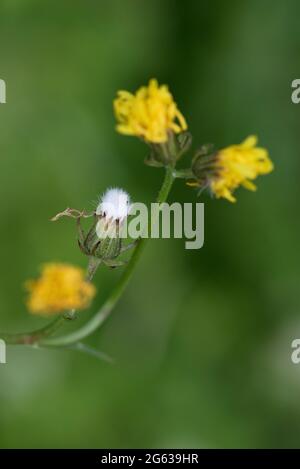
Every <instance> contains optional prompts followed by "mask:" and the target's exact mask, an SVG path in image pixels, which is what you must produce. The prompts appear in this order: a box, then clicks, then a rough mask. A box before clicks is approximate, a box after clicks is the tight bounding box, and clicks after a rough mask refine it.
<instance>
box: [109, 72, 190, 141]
mask: <svg viewBox="0 0 300 469" xmlns="http://www.w3.org/2000/svg"><path fill="white" fill-rule="evenodd" d="M114 111H115V115H116V118H117V121H118V125H117V131H118V132H120V133H121V134H125V135H135V136H137V137H142V138H144V139H145V140H146V141H148V142H152V143H163V142H166V141H167V140H168V131H173V132H174V133H180V132H182V131H184V130H186V129H187V124H186V121H185V118H184V117H183V115H182V114H181V112H180V111H179V109H178V108H177V105H176V103H175V102H174V100H173V96H172V95H171V93H170V91H169V89H168V87H167V86H166V85H161V86H159V84H158V82H157V80H154V79H152V80H150V81H149V85H148V86H142V87H141V88H140V89H138V91H137V92H136V93H135V94H132V93H129V92H128V91H119V92H118V95H117V98H116V99H115V100H114Z"/></svg>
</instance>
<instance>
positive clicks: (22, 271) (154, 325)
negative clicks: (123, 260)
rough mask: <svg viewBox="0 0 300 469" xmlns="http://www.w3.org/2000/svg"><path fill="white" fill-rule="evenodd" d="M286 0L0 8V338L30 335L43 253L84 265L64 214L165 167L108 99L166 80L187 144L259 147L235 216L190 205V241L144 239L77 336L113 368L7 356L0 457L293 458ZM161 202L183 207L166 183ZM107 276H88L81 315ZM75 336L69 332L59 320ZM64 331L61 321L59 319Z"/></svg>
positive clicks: (156, 0)
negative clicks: (270, 168)
mask: <svg viewBox="0 0 300 469" xmlns="http://www.w3.org/2000/svg"><path fill="white" fill-rule="evenodd" d="M299 14H300V5H299V2H298V1H296V0H287V1H286V2H279V1H275V2H274V1H271V0H251V1H244V2H240V1H237V0H230V1H227V2H224V1H221V0H214V1H202V0H201V1H196V0H195V1H191V0H190V1H187V2H179V1H173V0H152V1H151V2H142V1H138V0H110V1H105V0H98V1H96V0H94V1H92V0H88V1H84V0H81V1H79V0H72V1H64V2H63V1H53V0H51V1H50V0H44V1H43V2H41V1H40V0H26V1H25V0H2V2H1V6H0V50H1V55H0V65H1V66H0V78H2V79H4V80H5V81H6V84H7V104H6V105H1V106H0V117H1V133H0V144H1V156H0V175H1V176H0V177H1V184H0V195H1V204H0V209H1V226H2V229H1V238H0V239H1V246H0V253H1V264H0V269H1V293H0V311H1V314H0V330H1V331H5V332H12V331H18V332H19V331H22V330H28V329H30V328H33V327H40V326H42V325H44V324H45V320H43V319H39V318H33V317H30V316H29V315H27V312H26V309H25V306H24V291H23V288H22V285H23V282H24V280H25V279H27V278H31V277H33V276H35V275H36V274H37V270H38V266H39V265H40V264H41V263H43V262H45V261H51V260H58V261H66V262H72V263H75V264H79V265H81V266H85V262H86V260H85V258H84V257H83V256H82V255H81V253H80V252H79V251H78V249H77V247H76V236H75V229H74V224H73V223H72V222H71V221H70V220H65V221H61V222H59V223H56V224H54V223H53V224H51V223H50V222H49V218H50V217H51V216H52V215H53V214H55V213H56V212H57V211H59V210H61V209H64V208H65V207H67V206H72V207H78V208H86V209H90V208H91V207H93V201H94V200H96V199H97V197H98V196H99V195H100V194H101V192H102V191H103V190H104V189H105V188H106V187H107V186H112V185H120V186H121V187H124V188H125V189H127V190H128V191H129V192H130V194H131V195H132V197H133V199H134V200H135V201H146V202H150V201H151V200H153V197H154V196H155V195H156V192H157V190H158V188H159V185H160V183H161V180H162V177H163V172H162V171H161V170H158V169H152V168H148V167H146V166H145V165H143V159H144V157H145V155H146V148H145V147H144V146H143V145H142V143H140V142H139V141H138V140H137V139H134V138H129V137H124V136H121V135H118V134H117V133H116V132H115V129H114V127H115V122H114V116H113V112H112V100H113V98H114V96H115V93H116V90H118V89H120V88H123V89H129V90H135V89H137V88H138V87H139V86H140V85H141V84H144V83H147V82H148V79H149V78H151V77H157V78H158V80H159V81H160V82H162V83H168V84H169V86H170V88H171V90H172V92H173V94H174V96H175V97H176V100H177V102H178V104H179V107H180V109H181V110H182V112H183V113H184V115H185V116H186V118H187V120H188V123H189V127H190V130H191V131H192V133H193V135H194V141H195V142H198V144H202V143H206V142H214V143H215V144H216V145H217V146H225V145H228V144H231V143H238V142H240V141H241V140H242V139H244V137H246V136H247V135H249V134H251V133H256V134H258V135H259V137H260V143H261V144H262V145H263V146H265V147H267V148H268V149H269V151H270V155H271V157H272V159H273V161H274V163H275V166H276V171H275V172H274V173H272V175H270V176H267V177H262V178H260V179H259V180H258V191H257V193H256V194H253V193H251V192H248V191H245V190H240V191H239V192H238V194H237V195H238V202H237V204H235V205H232V204H229V203H228V202H226V201H217V200H211V199H210V198H209V197H207V196H206V197H205V198H204V199H203V200H204V201H205V245H204V247H203V248H202V249H201V250H199V251H187V250H185V249H184V242H183V240H152V241H150V242H149V244H148V246H147V249H146V251H145V253H144V255H143V258H142V260H141V262H140V263H139V265H138V268H137V270H136V272H135V274H134V277H133V278H132V281H131V284H130V286H129V288H128V289H127V291H126V294H125V295H124V297H123V298H122V300H121V302H120V303H119V304H118V306H117V308H116V309H115V311H114V313H113V315H112V316H111V318H110V320H109V321H108V322H107V323H106V324H105V326H104V327H103V328H102V329H101V330H99V331H98V332H97V333H96V334H94V335H93V336H92V337H90V339H89V340H88V341H87V343H89V344H90V345H92V346H93V347H96V348H98V349H99V350H102V351H105V352H106V353H108V354H109V355H110V356H112V357H114V358H115V364H114V365H109V364H106V363H103V362H100V361H98V360H96V359H95V358H92V357H89V356H87V355H83V354H80V353H78V352H71V351H56V350H55V351H53V350H33V349H29V348H25V347H10V348H9V349H8V353H7V359H8V364H6V365H0V380H1V381H0V421H1V425H0V446H1V447H4V448H5V447H25V448H27V447H71V448H78V447H85V448H90V447H110V448H115V447H122V448H128V447H129V448H130V447H205V448H215V447H272V448H273V447H299V444H300V365H298V366H297V365H293V364H292V362H291V359H290V353H291V341H292V340H293V339H294V338H298V337H300V295H299V274H300V267H299V265H300V258H299V257H300V256H299V247H298V240H299V234H300V226H299V217H298V215H297V213H299V212H298V210H299V208H298V202H299V195H300V194H299V187H300V186H299V177H298V174H299V171H300V157H299V154H300V138H299V118H300V105H299V106H297V105H295V104H292V102H291V82H292V80H293V79H294V78H300V77H299V50H300V33H299V20H298V18H299ZM170 200H172V201H177V200H178V201H185V202H192V201H195V200H196V199H195V193H194V192H193V190H191V189H190V188H188V187H186V186H184V184H183V183H181V182H180V181H179V182H177V183H176V186H175V187H174V189H173V190H172V194H171V197H170ZM119 275H120V271H106V270H103V271H102V270H101V272H99V273H98V274H97V276H96V280H95V283H96V284H97V286H98V291H99V293H98V296H97V300H96V301H95V303H94V304H93V307H92V308H91V311H89V312H85V313H82V316H81V318H79V319H78V320H77V321H78V322H77V324H76V326H77V325H78V324H79V323H80V322H81V321H84V320H86V319H87V318H88V317H89V315H91V314H93V311H95V310H96V308H97V306H99V305H100V304H101V302H102V301H103V300H104V298H105V297H106V295H107V294H108V292H109V290H110V288H111V287H112V286H113V285H114V284H115V283H116V281H117V278H118V276H119ZM72 327H74V326H72ZM68 328H71V326H70V325H68Z"/></svg>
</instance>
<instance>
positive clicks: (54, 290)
mask: <svg viewBox="0 0 300 469" xmlns="http://www.w3.org/2000/svg"><path fill="white" fill-rule="evenodd" d="M25 286H26V289H27V290H28V292H29V297H28V299H27V307H28V309H29V311H30V312H31V313H32V314H38V315H42V316H48V315H52V314H58V313H63V312H65V311H69V310H72V309H76V310H79V309H84V308H87V307H88V306H89V304H90V301H91V300H92V298H93V297H94V295H95V293H96V289H95V287H94V285H92V284H91V283H89V282H87V281H86V280H85V279H84V271H83V270H82V269H80V268H78V267H74V266H73V265H69V264H58V263H57V264H56V263H49V264H45V265H44V266H43V268H42V272H41V275H40V277H39V278H38V279H36V280H29V281H28V282H26V284H25Z"/></svg>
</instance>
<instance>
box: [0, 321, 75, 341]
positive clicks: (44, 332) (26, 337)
mask: <svg viewBox="0 0 300 469" xmlns="http://www.w3.org/2000/svg"><path fill="white" fill-rule="evenodd" d="M66 320H67V318H66V317H64V316H59V317H58V318H56V319H54V321H52V322H50V323H49V324H47V326H45V327H42V328H41V329H36V330H35V331H30V332H21V333H19V334H1V333H0V339H2V340H4V341H5V342H6V343H7V344H12V345H21V344H25V345H32V344H34V343H36V342H38V341H39V340H41V339H43V338H44V337H48V336H49V335H51V334H54V332H56V331H57V330H58V329H59V328H60V327H61V326H62V325H63V324H64V323H65V321H66Z"/></svg>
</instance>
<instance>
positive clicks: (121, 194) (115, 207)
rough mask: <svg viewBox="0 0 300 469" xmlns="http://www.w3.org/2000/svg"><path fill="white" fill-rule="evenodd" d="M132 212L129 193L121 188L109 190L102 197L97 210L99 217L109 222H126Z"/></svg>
mask: <svg viewBox="0 0 300 469" xmlns="http://www.w3.org/2000/svg"><path fill="white" fill-rule="evenodd" d="M130 210H131V204H130V197H129V194H127V192H125V191H123V189H119V188H117V187H116V188H111V189H107V191H106V192H104V194H103V195H102V197H101V200H100V202H99V205H98V207H97V209H96V214H97V215H102V216H103V217H105V218H106V219H107V220H111V221H114V220H119V221H120V222H122V221H124V220H125V218H126V217H127V216H128V215H129V213H130Z"/></svg>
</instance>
